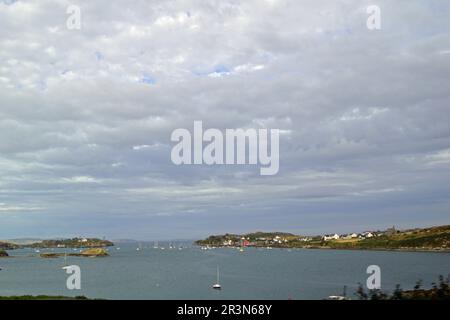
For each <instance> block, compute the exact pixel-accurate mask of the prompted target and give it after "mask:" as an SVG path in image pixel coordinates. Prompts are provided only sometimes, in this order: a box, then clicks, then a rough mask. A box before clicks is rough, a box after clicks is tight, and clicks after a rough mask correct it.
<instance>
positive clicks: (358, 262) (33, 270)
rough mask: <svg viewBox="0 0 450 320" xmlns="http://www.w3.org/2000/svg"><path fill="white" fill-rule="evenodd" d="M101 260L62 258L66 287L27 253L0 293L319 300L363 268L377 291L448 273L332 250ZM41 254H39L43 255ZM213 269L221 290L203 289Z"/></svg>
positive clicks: (50, 262) (51, 268)
mask: <svg viewBox="0 0 450 320" xmlns="http://www.w3.org/2000/svg"><path fill="white" fill-rule="evenodd" d="M117 246H118V247H120V250H117V249H116V248H114V247H112V248H110V249H109V250H110V257H107V258H78V257H68V258H67V259H68V264H74V265H79V266H80V267H81V270H82V271H81V272H82V274H81V278H82V279H81V280H82V290H80V291H69V290H67V289H66V285H65V283H66V279H67V275H66V273H65V271H64V270H62V269H61V267H62V266H63V264H64V259H63V258H58V259H43V258H39V257H36V256H35V255H36V253H35V252H34V251H33V250H29V249H27V250H18V251H11V252H10V254H11V255H14V256H16V257H14V258H6V259H0V267H1V268H2V269H3V270H2V271H0V295H25V294H32V295H37V294H46V295H66V296H76V295H85V296H88V297H90V298H106V299H322V298H325V297H327V296H329V295H332V294H341V293H342V289H343V287H344V286H347V288H348V289H347V292H348V294H349V295H351V296H352V295H353V293H354V292H355V290H356V289H357V286H358V282H361V283H365V282H366V279H367V276H368V275H367V274H366V273H365V271H366V268H367V266H368V265H372V264H376V265H379V266H380V267H381V270H382V288H383V289H384V290H392V289H393V288H394V287H395V285H396V284H401V285H402V287H403V288H412V287H413V286H414V284H415V282H416V281H417V280H419V279H422V280H423V282H424V284H427V285H429V284H430V283H431V282H434V281H436V280H437V277H438V276H439V275H440V274H443V275H447V274H449V273H450V254H448V253H414V252H383V251H337V250H306V249H298V250H278V249H273V250H267V249H254V248H253V249H247V250H246V251H245V252H243V253H242V252H239V251H238V250H236V249H225V248H224V249H214V250H208V251H204V250H200V248H196V247H191V248H184V249H183V250H178V249H171V250H169V249H167V248H166V250H161V249H154V248H153V247H152V245H149V244H147V245H144V247H143V248H142V250H140V251H137V250H136V245H130V244H118V245H117ZM43 251H44V250H43ZM217 266H219V267H220V278H221V279H220V282H221V284H222V287H223V290H222V291H215V290H213V289H212V288H211V286H212V285H213V284H214V283H215V281H216V268H217Z"/></svg>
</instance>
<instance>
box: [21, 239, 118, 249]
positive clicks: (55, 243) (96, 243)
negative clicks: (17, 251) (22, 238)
mask: <svg viewBox="0 0 450 320" xmlns="http://www.w3.org/2000/svg"><path fill="white" fill-rule="evenodd" d="M111 246H114V243H112V242H111V241H108V240H101V239H97V238H72V239H58V240H43V241H40V242H36V243H33V244H30V245H27V246H26V247H29V248H105V247H111Z"/></svg>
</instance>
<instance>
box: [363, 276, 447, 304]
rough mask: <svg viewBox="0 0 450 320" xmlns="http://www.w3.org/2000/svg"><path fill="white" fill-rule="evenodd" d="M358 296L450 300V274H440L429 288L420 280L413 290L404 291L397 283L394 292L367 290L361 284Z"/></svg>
mask: <svg viewBox="0 0 450 320" xmlns="http://www.w3.org/2000/svg"><path fill="white" fill-rule="evenodd" d="M356 296H357V297H358V298H359V299H360V300H450V275H449V276H447V278H444V277H443V276H440V277H439V280H438V282H437V283H432V288H431V289H428V290H426V289H422V282H421V281H418V282H417V284H416V286H415V287H414V289H413V290H409V291H404V290H402V289H401V288H400V286H399V285H397V288H396V289H395V290H394V292H393V293H392V294H388V293H386V292H383V291H381V290H370V291H369V292H366V291H365V290H364V288H363V286H362V285H361V284H360V285H359V288H358V290H357V292H356Z"/></svg>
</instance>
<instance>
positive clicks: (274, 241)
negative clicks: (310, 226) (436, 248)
mask: <svg viewBox="0 0 450 320" xmlns="http://www.w3.org/2000/svg"><path fill="white" fill-rule="evenodd" d="M397 232H398V231H397V230H396V229H395V227H392V228H389V229H387V230H385V231H365V232H362V233H348V234H340V235H339V234H337V233H334V234H326V235H323V236H315V237H298V238H295V237H292V236H290V237H284V236H280V235H274V236H270V237H257V238H254V237H252V238H250V237H246V236H243V237H239V236H233V237H227V238H225V239H223V240H222V246H224V247H237V246H238V247H239V246H241V247H246V246H256V245H258V246H261V245H266V246H272V245H273V246H280V245H283V244H287V243H289V242H291V241H301V242H310V241H320V240H322V241H333V240H353V239H355V240H361V239H370V238H374V237H379V236H382V235H388V236H390V235H393V234H395V233H397Z"/></svg>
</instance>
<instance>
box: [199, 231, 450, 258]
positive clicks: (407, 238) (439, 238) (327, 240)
mask: <svg viewBox="0 0 450 320" xmlns="http://www.w3.org/2000/svg"><path fill="white" fill-rule="evenodd" d="M196 244H197V245H199V246H203V247H269V248H310V249H355V250H358V249H359V250H404V251H444V252H450V225H445V226H438V227H431V228H416V229H409V230H401V231H400V230H396V229H395V227H392V228H389V229H387V230H385V231H364V232H361V233H349V234H340V235H339V234H326V235H316V236H299V235H295V234H291V233H282V232H255V233H248V234H243V235H238V234H225V235H213V236H210V237H208V238H207V239H204V240H198V241H196Z"/></svg>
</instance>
